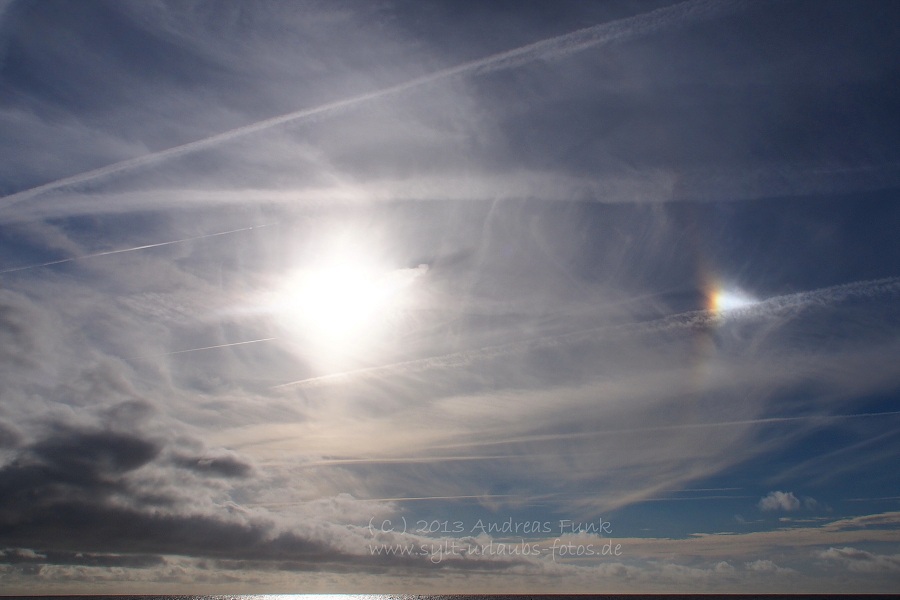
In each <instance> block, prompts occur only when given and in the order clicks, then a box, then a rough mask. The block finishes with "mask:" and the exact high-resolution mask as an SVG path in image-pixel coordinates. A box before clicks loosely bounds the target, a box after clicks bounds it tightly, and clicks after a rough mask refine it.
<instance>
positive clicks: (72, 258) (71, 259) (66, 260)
mask: <svg viewBox="0 0 900 600" xmlns="http://www.w3.org/2000/svg"><path fill="white" fill-rule="evenodd" d="M273 225H276V223H268V224H266V225H254V226H253V227H242V228H241V229H232V230H230V231H219V232H217V233H207V234H204V235H197V236H194V237H189V238H183V239H180V240H170V241H168V242H158V243H156V244H145V245H143V246H134V247H132V248H120V249H119V250H107V251H105V252H94V253H93V254H82V255H81V256H70V257H69V258H60V259H59V260H51V261H48V262H44V263H38V264H34V265H25V266H22V267H13V268H11V269H4V270H2V271H0V275H5V274H6V273H15V272H16V271H27V270H29V269H39V268H41V267H49V266H52V265H61V264H63V263H69V262H74V261H77V260H87V259H89V258H97V257H98V256H109V255H111V254H122V253H123V252H137V251H138V250H147V249H148V248H159V247H161V246H171V245H172V244H182V243H184V242H191V241H194V240H203V239H206V238H211V237H217V236H220V235H230V234H232V233H240V232H241V231H250V230H251V229H262V228H263V227H272V226H273Z"/></svg>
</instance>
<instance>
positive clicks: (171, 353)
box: [125, 337, 278, 360]
mask: <svg viewBox="0 0 900 600" xmlns="http://www.w3.org/2000/svg"><path fill="white" fill-rule="evenodd" d="M277 339H278V338H273V337H268V338H260V339H258V340H246V341H243V342H230V343H228V344H216V345H215V346H203V347H202V348H188V349H186V350H175V351H173V352H160V353H159V354H144V355H142V356H130V357H128V358H126V359H125V360H142V359H145V358H157V357H160V356H172V355H173V354H187V353H188V352H200V351H202V350H215V349H217V348H230V347H232V346H243V345H245V344H258V343H260V342H271V341H273V340H277Z"/></svg>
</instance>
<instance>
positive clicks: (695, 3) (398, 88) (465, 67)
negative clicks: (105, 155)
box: [0, 0, 746, 208]
mask: <svg viewBox="0 0 900 600" xmlns="http://www.w3.org/2000/svg"><path fill="white" fill-rule="evenodd" d="M744 5H746V2H744V1H742V0H726V1H716V0H689V1H688V2H682V3H679V4H676V5H674V6H667V7H665V8H660V9H657V10H653V11H650V12H647V13H643V14H639V15H635V16H633V17H628V18H626V19H620V20H617V21H611V22H609V23H602V24H600V25H594V26H592V27H587V28H585V29H579V30H577V31H573V32H571V33H568V34H564V35H560V36H557V37H553V38H549V39H546V40H541V41H539V42H535V43H533V44H528V45H526V46H521V47H519V48H515V49H513V50H507V51H505V52H501V53H499V54H493V55H491V56H487V57H485V58H480V59H477V60H473V61H470V62H467V63H463V64H461V65H457V66H455V67H450V68H447V69H442V70H440V71H436V72H434V73H430V74H428V75H423V76H421V77H416V78H414V79H411V80H409V81H406V82H403V83H400V84H397V85H394V86H391V87H387V88H382V89H380V90H376V91H373V92H369V93H366V94H362V95H359V96H354V97H352V98H346V99H344V100H338V101H336V102H331V103H328V104H323V105H320V106H316V107H313V108H307V109H303V110H298V111H295V112H291V113H287V114H283V115H280V116H277V117H272V118H270V119H265V120H262V121H257V122H256V123H252V124H250V125H244V126H243V127H238V128H236V129H231V130H229V131H226V132H223V133H219V134H216V135H213V136H210V137H207V138H203V139H200V140H196V141H193V142H188V143H187V144H182V145H180V146H175V147H173V148H168V149H166V150H162V151H160V152H154V153H152V154H147V155H144V156H139V157H136V158H132V159H128V160H123V161H121V162H117V163H113V164H111V165H107V166H105V167H101V168H99V169H94V170H92V171H86V172H84V173H79V174H78V175H73V176H71V177H65V178H63V179H58V180H56V181H52V182H50V183H45V184H43V185H39V186H37V187H33V188H30V189H27V190H23V191H21V192H16V193H14V194H10V195H8V196H4V197H3V198H0V208H4V207H7V206H10V205H12V204H15V203H17V202H20V201H22V200H28V199H30V198H34V197H36V196H40V195H42V194H45V193H47V192H50V191H53V190H58V189H61V188H65V187H69V186H75V185H78V184H81V183H85V182H87V181H93V180H96V179H100V178H103V177H106V176H109V175H113V174H115V173H120V172H122V171H127V170H130V169H134V168H137V167H141V166H143V165H148V164H151V163H156V162H159V161H162V160H166V159H169V158H175V157H178V156H182V155H184V154H188V153H190V152H196V151H198V150H204V149H206V148H211V147H214V146H217V145H219V144H222V143H224V142H227V141H230V140H233V139H236V138H239V137H244V136H247V135H250V134H252V133H256V132H259V131H264V130H267V129H271V128H273V127H277V126H279V125H284V124H286V123H295V122H302V121H305V120H307V119H310V118H312V117H322V116H326V115H329V114H332V113H335V112H337V111H340V110H343V109H346V108H351V107H354V106H357V105H359V104H363V103H365V102H370V101H372V100H379V99H383V98H386V97H389V96H393V95H396V94H400V93H403V92H406V91H408V90H410V89H413V88H417V87H420V86H423V85H427V84H430V83H434V82H436V81H441V80H444V79H449V78H452V77H457V76H464V75H480V74H484V73H490V72H494V71H500V70H504V69H512V68H515V67H519V66H522V65H525V64H528V63H530V62H534V61H537V60H552V59H556V58H561V57H564V56H567V55H570V54H574V53H576V52H581V51H584V50H587V49H589V48H594V47H597V46H602V45H607V44H610V43H612V42H616V41H622V40H627V39H631V38H635V37H640V36H646V35H649V34H652V33H655V32H658V31H663V30H666V29H671V28H673V27H678V26H683V25H687V24H691V23H697V22H700V21H704V20H707V19H711V18H714V17H717V16H719V15H721V14H725V13H728V12H731V11H733V10H735V9H737V8H739V7H742V6H744Z"/></svg>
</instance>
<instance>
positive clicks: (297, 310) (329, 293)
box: [272, 252, 428, 359]
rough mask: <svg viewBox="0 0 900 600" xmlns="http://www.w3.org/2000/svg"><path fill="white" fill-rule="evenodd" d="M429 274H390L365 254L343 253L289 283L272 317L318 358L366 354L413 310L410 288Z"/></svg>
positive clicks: (402, 270)
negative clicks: (417, 280)
mask: <svg viewBox="0 0 900 600" xmlns="http://www.w3.org/2000/svg"><path fill="white" fill-rule="evenodd" d="M427 270H428V267H427V265H419V266H418V267H415V268H400V269H397V268H390V267H386V266H383V265H379V264H377V263H375V262H373V261H372V260H368V259H367V258H365V257H364V255H362V254H361V253H352V254H348V253H346V252H344V253H339V254H336V255H335V256H333V257H330V258H329V259H326V260H319V261H317V262H315V263H312V264H308V265H306V266H304V267H301V268H298V269H296V270H294V271H293V272H291V273H290V274H288V275H287V276H286V277H284V278H283V279H282V281H281V282H280V284H279V285H278V286H277V287H278V291H277V292H276V294H275V296H276V300H275V302H274V305H273V306H272V308H273V312H274V315H273V316H274V317H275V319H276V320H277V322H278V324H279V325H280V326H282V327H284V328H285V329H287V330H288V332H289V333H290V334H291V336H292V337H294V338H295V339H297V341H299V342H302V343H303V345H304V347H305V348H307V349H309V350H315V352H316V353H317V355H318V356H319V357H322V358H325V357H327V358H329V359H333V358H334V357H336V356H349V355H360V354H364V353H365V351H366V350H367V349H368V348H370V347H371V346H373V345H374V344H376V343H377V342H378V341H379V339H380V338H381V337H382V334H384V333H385V332H386V330H387V329H389V328H390V327H391V326H392V325H395V324H396V323H397V321H398V319H399V317H400V315H401V314H402V312H403V311H404V310H405V309H406V308H408V307H409V305H410V302H411V293H410V286H411V285H412V284H413V282H414V281H415V279H417V278H418V277H419V276H421V275H422V274H424V273H425V272H426V271H427Z"/></svg>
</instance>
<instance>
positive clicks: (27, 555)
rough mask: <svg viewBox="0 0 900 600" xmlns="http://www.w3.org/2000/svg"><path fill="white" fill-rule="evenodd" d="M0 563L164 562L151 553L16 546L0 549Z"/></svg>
mask: <svg viewBox="0 0 900 600" xmlns="http://www.w3.org/2000/svg"><path fill="white" fill-rule="evenodd" d="M0 563H6V564H10V565H82V566H86V567H125V568H138V569H141V568H148V567H157V566H160V565H162V564H164V563H165V560H164V559H163V558H162V557H161V556H154V555H151V554H94V553H90V552H59V551H46V552H35V551H33V550H22V549H17V548H12V549H6V550H0Z"/></svg>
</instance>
